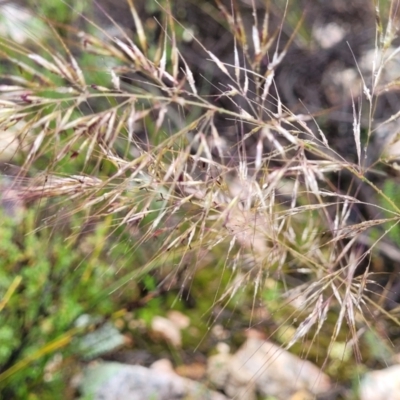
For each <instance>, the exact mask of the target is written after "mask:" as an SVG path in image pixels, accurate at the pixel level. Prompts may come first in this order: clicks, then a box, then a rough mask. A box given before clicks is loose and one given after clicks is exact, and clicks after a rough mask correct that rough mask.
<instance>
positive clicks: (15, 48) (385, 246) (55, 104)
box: [0, 0, 400, 360]
mask: <svg viewBox="0 0 400 400" xmlns="http://www.w3.org/2000/svg"><path fill="white" fill-rule="evenodd" d="M127 3H128V5H129V8H130V11H131V14H132V20H133V22H134V25H135V29H136V31H135V35H133V36H132V35H130V34H127V33H126V32H125V30H124V29H123V28H122V27H119V26H118V21H116V22H115V21H113V20H112V19H111V18H109V20H110V23H111V24H113V25H114V27H115V28H116V29H115V31H116V32H117V34H116V35H115V36H112V35H111V34H110V33H108V31H107V30H105V29H103V28H102V27H101V26H99V25H96V24H95V23H93V22H91V21H90V20H89V19H85V17H84V15H82V16H81V17H82V18H83V19H84V21H85V23H84V24H82V25H83V26H84V27H85V30H81V29H79V30H78V29H74V28H73V27H72V26H64V25H62V26H61V25H57V23H55V22H52V21H48V20H46V26H47V29H48V31H49V32H50V35H51V39H48V40H47V39H46V40H44V39H43V40H35V37H34V33H33V32H30V34H31V35H32V37H31V39H33V40H31V41H28V42H26V43H25V44H20V43H17V42H15V41H14V40H12V39H9V38H8V37H6V36H3V37H1V41H0V54H1V57H2V60H3V64H4V66H3V67H2V68H3V76H2V85H1V93H2V94H1V98H0V134H3V133H4V132H12V134H13V141H12V142H13V143H16V144H17V149H16V150H15V153H14V155H13V157H12V158H11V159H10V161H9V162H8V163H9V164H14V165H18V171H17V172H16V173H15V174H14V179H13V183H12V185H10V186H7V190H5V191H3V194H2V199H3V201H4V200H7V201H9V202H19V203H20V204H29V205H31V206H34V207H38V208H39V207H40V208H44V209H46V216H45V217H43V218H42V219H41V220H40V221H38V226H39V228H40V226H54V227H55V229H57V221H58V219H59V218H60V215H62V218H64V219H65V218H66V219H68V218H69V216H72V215H75V214H76V215H78V216H79V219H80V221H81V227H87V225H88V224H93V225H95V224H96V221H100V220H102V219H105V218H112V223H111V224H110V225H109V232H108V236H107V238H108V240H107V242H108V243H107V246H110V247H112V246H113V243H114V241H118V240H120V238H121V232H122V231H124V232H125V234H127V235H128V237H129V240H127V239H126V236H124V237H125V239H124V240H127V241H126V247H127V252H131V253H132V254H135V252H139V251H145V252H146V260H145V262H141V263H140V264H135V263H133V265H130V266H129V268H130V269H131V270H130V271H129V273H127V274H126V275H124V276H123V277H122V278H118V279H116V282H115V283H114V285H113V287H112V288H110V291H116V290H123V287H124V285H125V284H126V283H128V282H129V281H130V280H131V279H140V277H141V276H143V275H144V274H146V273H149V272H151V271H154V270H161V269H162V270H163V274H164V278H165V281H166V282H168V281H169V280H171V281H172V280H173V279H175V278H176V276H177V275H178V274H179V275H180V277H181V279H182V288H190V285H191V282H192V278H193V276H194V275H195V274H196V272H197V271H198V270H199V269H207V268H221V273H222V272H223V271H224V272H226V271H229V273H230V274H231V277H232V278H231V279H230V281H229V282H228V283H227V284H226V285H225V286H224V287H221V288H220V289H219V291H218V293H217V294H216V296H215V298H214V299H213V300H212V301H210V308H213V307H214V306H216V305H221V306H222V308H224V307H226V305H227V304H229V302H231V301H233V299H234V298H235V296H236V294H237V293H238V292H239V291H242V290H243V289H244V288H248V287H250V288H252V291H253V295H252V296H253V299H254V301H253V306H254V307H256V306H258V304H259V301H260V299H262V298H263V293H264V292H265V290H266V289H265V288H266V286H265V282H268V283H269V284H270V282H271V281H273V282H276V284H277V285H279V287H280V288H281V292H280V295H281V296H282V303H281V306H280V307H278V308H282V309H283V308H284V309H285V316H284V317H282V316H281V317H279V318H280V319H279V321H278V324H285V326H287V327H289V326H290V325H293V326H294V328H293V330H292V331H291V333H290V335H289V336H285V334H284V333H282V332H280V334H282V338H281V341H282V343H283V345H284V346H286V348H291V347H292V346H293V345H295V344H301V343H305V344H306V345H307V346H308V347H309V348H311V347H312V346H313V345H315V344H316V341H317V337H318V336H319V335H322V332H324V335H326V336H327V337H330V341H329V344H327V345H326V346H327V348H326V349H325V351H324V354H325V356H326V354H328V356H326V360H328V358H329V353H330V352H331V350H332V346H333V344H334V343H335V342H336V341H337V340H338V337H339V335H342V336H341V337H345V340H346V341H348V343H349V346H351V347H352V349H353V350H354V353H355V354H356V356H357V358H358V359H361V357H362V351H361V350H360V349H359V342H360V337H361V335H362V333H363V332H364V330H365V328H368V327H371V325H373V324H374V323H375V321H376V320H377V319H378V318H383V319H384V320H386V319H387V320H390V321H391V323H393V324H397V325H398V324H399V320H398V318H396V317H395V316H394V315H391V314H390V312H389V311H387V309H386V308H385V305H384V296H385V294H384V293H385V290H382V291H378V290H376V285H379V284H381V283H380V281H379V279H377V272H376V271H375V269H374V257H379V255H380V254H384V255H385V256H387V257H389V258H391V259H393V258H394V257H396V254H397V252H398V249H397V248H396V247H395V246H394V244H393V242H390V241H389V242H387V241H385V240H386V237H387V234H388V233H389V232H390V231H394V230H397V229H398V227H397V225H398V223H399V221H400V209H399V207H400V206H399V204H398V203H397V202H396V201H395V199H394V197H393V196H392V194H391V193H390V191H389V192H388V191H387V190H386V191H385V190H384V189H382V186H381V185H380V184H379V183H377V181H376V179H373V177H374V176H375V175H374V174H376V175H378V174H381V175H385V174H386V172H385V171H384V170H382V168H380V162H381V161H383V158H384V156H383V155H379V156H378V157H376V159H375V160H374V161H373V162H371V160H370V159H369V158H368V157H369V154H370V152H369V149H370V147H371V146H375V143H376V142H375V141H374V135H375V132H376V125H375V124H374V122H373V121H374V112H375V111H374V110H375V109H376V105H377V102H378V101H379V99H380V95H381V94H382V93H384V91H385V90H395V89H394V86H393V84H394V82H390V83H384V84H382V83H381V82H380V77H381V76H382V74H383V71H384V70H385V65H386V64H387V63H388V62H389V61H390V60H391V59H393V57H395V56H396V55H397V52H396V51H394V52H390V51H389V49H390V48H391V46H392V42H393V40H394V39H395V35H396V21H398V16H397V14H396V12H397V9H396V4H397V2H396V1H392V2H390V7H389V8H388V11H387V15H385V16H382V15H380V13H379V10H378V9H377V10H376V16H377V18H376V20H377V22H376V43H375V57H374V63H373V66H372V68H371V70H372V73H371V76H370V77H369V76H364V75H363V74H362V72H361V69H358V70H359V72H360V78H361V82H362V87H361V90H360V92H359V93H353V94H352V96H353V98H354V100H353V106H352V108H353V129H352V132H351V133H350V132H349V135H350V134H351V135H352V136H353V139H354V147H355V149H356V154H355V158H354V160H348V159H346V158H345V157H344V156H343V155H342V154H340V153H339V152H338V151H337V150H336V149H335V147H334V146H332V145H331V142H332V138H331V137H330V136H329V135H328V134H326V133H324V128H323V126H320V125H318V123H319V122H318V121H319V120H318V115H314V114H311V113H309V114H307V113H301V114H300V113H298V112H296V111H295V110H292V109H291V108H289V106H288V105H285V104H284V102H283V101H282V99H281V97H280V92H279V90H280V88H279V87H278V86H277V85H276V80H275V77H276V74H277V70H278V68H279V67H280V66H281V65H282V64H284V63H285V56H286V54H287V52H288V51H289V50H290V47H291V46H292V44H293V42H294V41H296V40H297V38H298V36H299V35H300V34H299V32H301V30H302V29H303V24H304V20H303V18H302V17H301V16H300V17H299V18H297V21H296V23H294V24H293V23H291V24H289V25H288V23H287V21H293V16H291V18H289V17H288V13H290V7H289V5H288V4H286V6H285V8H284V9H283V10H282V15H281V22H280V23H278V24H275V26H276V27H274V24H271V25H270V24H269V22H270V17H271V13H270V12H268V10H267V11H263V12H260V10H258V9H257V8H256V6H255V3H254V2H252V14H251V15H252V20H250V19H249V18H247V14H246V15H245V13H244V11H243V10H241V9H240V7H239V6H237V5H236V4H235V2H233V3H232V5H231V7H230V8H229V7H227V6H226V5H225V3H224V2H222V1H220V0H217V1H216V2H215V8H216V9H218V10H219V13H220V14H219V18H222V19H223V21H224V23H225V26H226V29H227V30H228V31H229V32H230V35H231V37H232V40H231V43H232V49H231V54H232V56H231V58H230V59H229V60H226V59H222V58H220V57H219V56H218V55H217V54H214V53H213V52H211V51H210V50H209V49H207V48H206V46H205V45H203V44H202V42H201V38H197V37H196V34H195V33H192V32H191V31H190V30H189V29H186V28H185V26H184V23H183V24H181V23H180V22H179V19H178V18H176V17H175V16H174V13H173V9H172V7H171V4H170V3H168V2H160V4H158V5H157V7H158V10H159V13H160V14H159V15H161V17H160V18H157V19H156V20H154V21H155V22H154V27H155V28H154V29H156V28H157V29H158V30H159V32H160V33H159V35H158V36H159V37H158V39H157V40H156V42H157V43H155V42H154V36H153V33H150V32H147V30H149V28H148V26H147V25H146V21H144V20H142V19H141V15H140V13H139V12H138V10H137V9H136V6H135V4H134V2H133V1H132V0H127ZM249 21H251V23H250V24H249ZM152 26H153V25H152ZM288 26H289V27H290V29H291V33H290V34H289V35H286V36H285V38H286V39H285V40H284V39H283V36H284V30H286V31H287V29H288ZM61 28H62V30H61ZM61 31H63V32H64V34H65V32H67V34H66V35H65V36H61V33H60V32H61ZM182 32H183V33H182ZM286 33H287V32H286ZM150 34H151V36H152V38H153V39H152V41H151V42H150V41H149V40H148V36H149V35H150ZM183 34H184V35H186V36H188V35H189V40H190V42H191V43H194V46H195V48H196V49H199V51H201V52H202V53H201V58H202V60H203V63H204V64H205V65H207V68H208V69H209V70H210V71H212V72H211V74H215V75H216V76H218V77H219V78H218V79H220V84H219V85H218V84H215V82H214V81H210V80H208V78H207V77H205V76H202V75H201V74H200V73H198V70H197V69H196V66H195V65H193V62H192V61H191V60H190V59H188V58H187V57H186V56H185V51H184V47H185V43H184V42H183V41H182V37H183ZM66 38H67V39H66ZM349 51H350V50H349ZM355 65H358V64H357V61H356V60H355ZM213 85H214V86H213ZM207 87H209V88H210V87H211V88H212V90H211V89H210V90H209V91H208V92H206V90H207V89H204V88H207ZM350 96H351V94H350ZM364 114H365V115H367V117H366V118H367V120H368V123H367V124H365V122H364V119H365V118H364ZM396 118H397V114H396V115H395V116H393V117H392V118H390V119H388V120H386V121H384V122H382V123H381V125H382V126H383V125H385V124H387V123H389V122H391V121H393V120H395V119H396ZM221 121H225V122H226V121H229V123H230V124H231V125H233V126H234V127H235V129H236V131H237V132H239V133H238V134H237V135H236V138H235V140H234V139H232V135H231V136H226V135H224V134H223V133H222V130H221ZM9 147H11V144H10V145H9ZM341 176H346V177H350V178H348V181H350V182H352V183H351V185H354V186H357V185H358V187H359V188H361V187H362V188H367V190H368V193H372V195H371V197H370V198H369V199H367V200H360V198H359V196H358V195H357V194H358V193H359V192H358V191H357V190H352V189H350V188H349V189H348V188H343V187H340V184H338V181H339V178H340V177H341ZM338 177H339V178H338ZM362 207H367V208H368V209H370V210H373V213H374V215H376V218H370V219H362V218H361V219H358V220H357V219H354V215H353V214H354V213H355V210H358V209H359V208H362ZM75 228H76V231H77V232H79V231H80V227H79V226H78V227H75ZM382 228H383V229H382ZM76 235H78V233H77V234H76ZM74 238H75V239H76V237H75V236H73V235H72V236H69V237H67V238H66V240H67V241H68V240H69V241H72V242H73V241H74ZM143 249H145V250H143ZM216 259H217V266H215V264H216V261H215V260H216ZM374 285H375V286H374ZM388 290H390V289H388ZM373 292H376V293H378V295H374V293H373ZM265 307H266V308H268V303H267V304H265ZM274 312H277V310H274ZM252 313H253V311H251V314H252ZM277 315H278V314H277ZM251 320H252V315H249V321H250V322H249V323H250V325H251V324H252V322H251ZM343 332H344V333H343ZM273 334H275V335H276V334H277V333H276V332H274V333H273Z"/></svg>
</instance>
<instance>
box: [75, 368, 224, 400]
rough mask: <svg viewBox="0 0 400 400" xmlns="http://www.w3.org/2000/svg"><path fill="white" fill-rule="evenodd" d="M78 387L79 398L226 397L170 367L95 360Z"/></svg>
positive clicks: (169, 399)
mask: <svg viewBox="0 0 400 400" xmlns="http://www.w3.org/2000/svg"><path fill="white" fill-rule="evenodd" d="M164 367H165V366H164ZM79 388H80V390H81V393H82V395H83V396H82V397H81V399H82V400H139V399H140V400H181V399H184V398H190V399H191V400H227V398H226V397H225V396H224V395H222V394H220V393H217V392H214V391H211V390H208V389H207V388H206V387H205V386H204V385H202V384H200V383H198V382H195V381H192V380H190V379H186V378H182V377H180V376H178V375H177V374H175V373H174V372H173V371H172V370H168V372H165V371H164V370H163V368H161V367H160V365H159V366H158V367H157V366H154V368H153V369H149V368H145V367H142V366H138V365H135V366H132V365H124V364H119V363H112V362H111V363H97V364H94V365H92V366H89V367H88V368H87V369H86V370H85V372H84V374H83V377H82V379H81V382H80V383H79Z"/></svg>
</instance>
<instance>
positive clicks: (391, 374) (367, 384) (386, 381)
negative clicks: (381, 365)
mask: <svg viewBox="0 0 400 400" xmlns="http://www.w3.org/2000/svg"><path fill="white" fill-rule="evenodd" d="M360 400H400V365H393V366H392V367H389V368H385V369H382V370H380V371H372V372H368V373H367V374H365V376H364V378H363V380H362V382H361V386H360Z"/></svg>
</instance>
